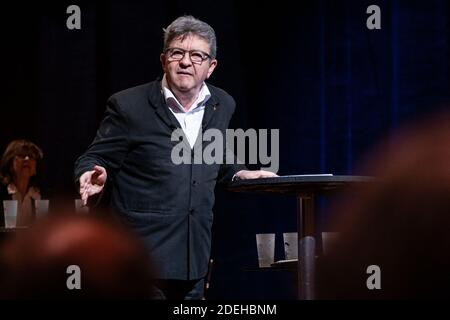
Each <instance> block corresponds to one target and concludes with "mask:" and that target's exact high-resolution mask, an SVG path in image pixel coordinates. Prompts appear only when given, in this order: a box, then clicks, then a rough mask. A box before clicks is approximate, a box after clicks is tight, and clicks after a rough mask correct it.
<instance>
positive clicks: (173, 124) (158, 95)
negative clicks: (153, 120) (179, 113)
mask: <svg viewBox="0 0 450 320" xmlns="http://www.w3.org/2000/svg"><path fill="white" fill-rule="evenodd" d="M148 98H149V101H150V105H151V106H152V107H153V108H154V109H155V112H156V114H157V115H158V117H159V118H160V119H161V120H162V121H163V122H164V123H165V124H166V125H167V126H168V127H169V128H170V129H171V130H175V129H176V128H180V129H181V126H180V124H179V123H178V121H177V119H176V118H175V116H174V115H173V114H172V113H171V112H170V111H169V108H168V107H167V105H166V101H164V95H163V94H162V92H161V81H155V82H154V83H153V84H152V86H150V88H149V92H148Z"/></svg>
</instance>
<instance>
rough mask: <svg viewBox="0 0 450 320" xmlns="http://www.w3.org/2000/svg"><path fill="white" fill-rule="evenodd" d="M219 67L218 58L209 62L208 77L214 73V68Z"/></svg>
mask: <svg viewBox="0 0 450 320" xmlns="http://www.w3.org/2000/svg"><path fill="white" fill-rule="evenodd" d="M216 67H217V60H216V59H212V60H211V63H210V64H209V68H208V74H207V76H206V79H209V77H210V76H211V74H212V73H213V71H214V69H215V68H216Z"/></svg>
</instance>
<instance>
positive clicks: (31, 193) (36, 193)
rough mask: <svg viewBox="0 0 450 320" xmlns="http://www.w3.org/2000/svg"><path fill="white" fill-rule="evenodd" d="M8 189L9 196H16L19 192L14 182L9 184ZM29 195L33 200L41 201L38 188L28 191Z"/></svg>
mask: <svg viewBox="0 0 450 320" xmlns="http://www.w3.org/2000/svg"><path fill="white" fill-rule="evenodd" d="M7 189H8V194H10V195H13V194H16V193H18V192H19V190H18V189H17V187H16V185H15V184H14V183H12V182H11V183H10V184H8V187H7ZM27 195H29V196H30V198H32V199H33V200H39V197H40V192H39V189H38V188H36V187H31V188H29V189H28V192H27ZM24 196H25V195H24Z"/></svg>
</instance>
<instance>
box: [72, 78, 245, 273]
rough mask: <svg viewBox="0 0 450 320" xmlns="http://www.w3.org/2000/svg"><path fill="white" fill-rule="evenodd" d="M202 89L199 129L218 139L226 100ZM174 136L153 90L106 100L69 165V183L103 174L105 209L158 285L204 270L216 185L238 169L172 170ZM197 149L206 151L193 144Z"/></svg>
mask: <svg viewBox="0 0 450 320" xmlns="http://www.w3.org/2000/svg"><path fill="white" fill-rule="evenodd" d="M208 89H209V90H210V92H211V97H210V99H209V100H208V101H207V103H206V105H205V113H204V116H203V123H202V127H201V129H202V131H205V130H207V129H209V128H215V129H218V130H220V131H221V132H222V133H223V136H224V137H225V130H226V129H227V127H228V125H229V122H230V119H231V116H232V114H233V112H234V109H235V102H234V99H233V98H232V97H231V96H230V95H228V94H227V93H226V92H225V91H223V90H221V89H219V88H216V87H214V86H211V85H208ZM176 128H180V125H179V123H178V121H177V119H176V118H175V117H174V115H173V114H172V113H171V112H170V110H169V109H168V107H167V105H166V102H165V100H164V96H163V94H162V92H161V82H159V81H154V82H150V83H147V84H144V85H141V86H137V87H134V88H130V89H127V90H124V91H121V92H119V93H116V94H114V95H113V96H111V97H110V98H109V100H108V103H107V110H106V115H105V118H104V119H103V122H102V123H101V125H100V128H99V129H98V131H97V135H96V137H95V139H94V141H93V142H92V144H91V145H90V146H89V148H88V150H87V151H86V152H85V153H84V154H83V155H82V156H81V157H80V158H78V160H77V161H76V163H75V179H76V181H77V180H78V179H79V177H80V176H81V174H83V173H84V172H85V171H87V170H92V169H93V167H94V165H96V164H97V165H101V166H103V167H105V168H106V169H107V172H108V182H107V183H108V184H110V187H111V205H112V207H113V209H114V211H116V212H118V213H119V215H120V217H121V218H122V220H124V221H125V222H126V223H127V224H128V225H129V226H130V227H131V228H133V229H134V230H135V231H136V232H137V233H138V234H139V235H140V236H141V237H142V239H143V240H144V241H145V244H146V245H147V246H148V247H149V249H150V252H151V256H152V259H153V261H154V263H155V264H156V267H157V268H158V269H159V278H161V279H180V280H188V279H199V278H201V277H203V276H205V275H206V273H207V268H208V260H209V256H210V249H211V226H212V222H213V212H212V208H213V205H214V188H215V185H216V182H217V181H219V182H221V181H223V182H227V181H230V180H231V178H232V176H233V175H234V174H235V173H236V172H237V171H239V170H241V169H245V167H244V166H242V165H225V164H211V165H207V164H204V163H202V164H180V165H176V164H174V163H173V162H172V160H171V152H172V148H173V147H174V146H175V145H177V144H178V143H179V141H171V134H172V132H173V131H174V130H175V129H176ZM199 137H200V135H199ZM185 143H186V144H187V140H185ZM198 143H201V144H202V145H201V147H202V149H203V148H204V147H205V146H206V143H204V142H202V141H201V139H197V142H196V144H198ZM224 145H225V141H224ZM189 149H190V148H189Z"/></svg>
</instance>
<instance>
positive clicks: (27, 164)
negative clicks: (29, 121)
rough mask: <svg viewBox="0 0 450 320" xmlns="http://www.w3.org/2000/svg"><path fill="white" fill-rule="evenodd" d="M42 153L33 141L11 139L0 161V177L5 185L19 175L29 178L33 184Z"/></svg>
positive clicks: (31, 184) (19, 176) (38, 169)
mask: <svg viewBox="0 0 450 320" xmlns="http://www.w3.org/2000/svg"><path fill="white" fill-rule="evenodd" d="M43 156H44V154H43V152H42V150H41V149H40V148H39V147H38V146H37V145H36V144H34V143H33V142H31V141H28V140H14V141H11V142H10V143H9V144H8V146H7V147H6V149H5V152H4V153H3V156H2V159H1V161H0V179H1V182H2V183H3V184H5V185H7V184H9V183H11V182H14V181H15V180H17V179H19V178H21V177H27V178H28V179H30V186H33V185H35V184H36V183H37V182H36V178H37V175H38V173H39V171H40V166H41V161H42V158H43Z"/></svg>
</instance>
